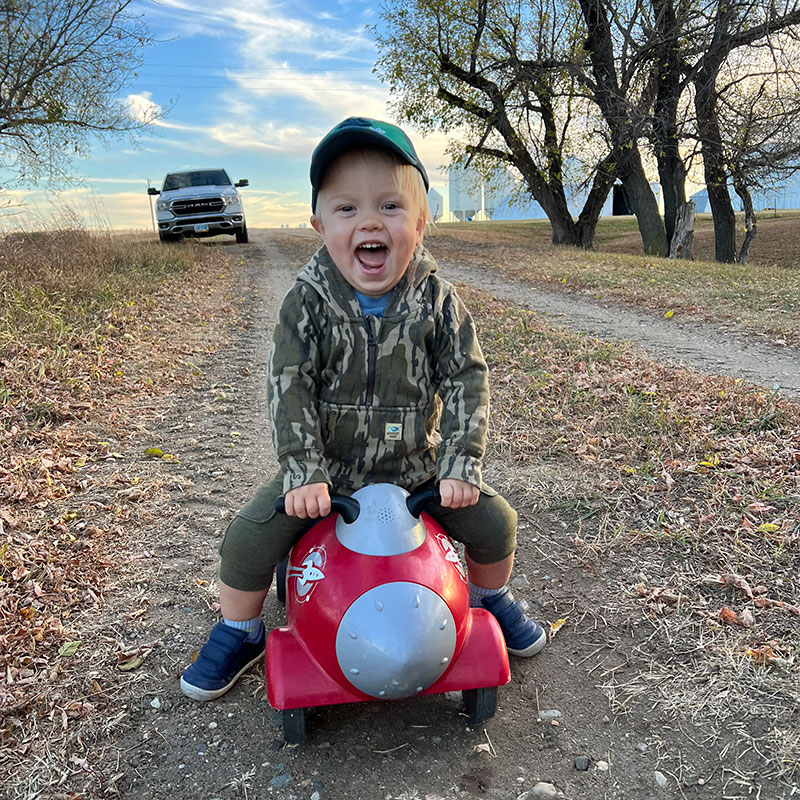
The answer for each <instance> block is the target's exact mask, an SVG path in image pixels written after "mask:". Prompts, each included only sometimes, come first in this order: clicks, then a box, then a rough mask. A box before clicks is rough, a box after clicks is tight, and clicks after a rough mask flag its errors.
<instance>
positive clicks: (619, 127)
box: [579, 0, 667, 256]
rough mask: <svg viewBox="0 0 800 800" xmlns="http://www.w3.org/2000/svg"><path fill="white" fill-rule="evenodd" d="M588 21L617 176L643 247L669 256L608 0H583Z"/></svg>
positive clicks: (594, 72) (599, 100)
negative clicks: (618, 58)
mask: <svg viewBox="0 0 800 800" xmlns="http://www.w3.org/2000/svg"><path fill="white" fill-rule="evenodd" d="M579 3H580V7H581V12H582V13H583V17H584V20H585V22H586V29H587V33H588V36H587V39H586V45H585V47H586V50H587V53H588V54H589V57H590V58H591V62H592V75H593V76H594V81H595V86H596V88H595V93H594V94H595V101H596V102H597V105H598V107H599V109H600V111H601V113H602V114H603V119H605V121H606V124H607V125H608V127H609V130H610V132H611V142H612V152H614V153H617V154H618V160H617V164H616V174H617V176H618V177H619V179H620V180H621V181H622V185H623V186H624V187H625V191H626V192H627V194H628V202H629V203H630V205H631V209H632V210H633V213H634V214H635V215H636V220H637V222H638V223H639V233H640V234H641V237H642V247H643V248H644V252H645V253H647V254H648V255H654V256H665V255H666V254H667V234H666V231H665V229H664V222H663V220H662V219H661V215H660V214H659V211H658V203H657V202H656V198H655V195H654V194H653V190H652V189H651V188H650V184H649V183H648V181H647V177H646V176H645V174H644V167H643V166H642V157H641V154H640V153H639V146H638V144H637V140H638V138H639V137H638V133H637V130H636V127H635V125H634V124H633V121H632V119H631V113H630V109H629V107H628V105H627V102H626V99H625V97H626V91H625V90H624V89H623V88H622V87H620V85H619V76H618V74H617V67H616V63H615V60H614V40H613V37H612V35H611V24H610V22H609V19H608V14H607V11H606V5H605V3H604V0H579Z"/></svg>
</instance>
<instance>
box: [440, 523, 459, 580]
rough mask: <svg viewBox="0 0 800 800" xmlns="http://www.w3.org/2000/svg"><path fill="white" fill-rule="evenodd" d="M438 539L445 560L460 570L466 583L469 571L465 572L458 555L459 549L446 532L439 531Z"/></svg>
mask: <svg viewBox="0 0 800 800" xmlns="http://www.w3.org/2000/svg"><path fill="white" fill-rule="evenodd" d="M436 541H437V542H439V547H441V548H442V552H443V553H444V557H445V561H449V562H450V563H451V564H452V565H453V566H454V567H455V568H456V569H457V570H458V574H459V575H460V576H461V579H462V580H463V581H464V582H465V583H466V580H467V573H466V572H464V565H463V564H462V563H461V559H460V558H459V557H458V551H457V550H456V548H455V547H453V543H452V542H451V541H450V537H449V536H447V535H446V534H444V533H439V534H437V535H436Z"/></svg>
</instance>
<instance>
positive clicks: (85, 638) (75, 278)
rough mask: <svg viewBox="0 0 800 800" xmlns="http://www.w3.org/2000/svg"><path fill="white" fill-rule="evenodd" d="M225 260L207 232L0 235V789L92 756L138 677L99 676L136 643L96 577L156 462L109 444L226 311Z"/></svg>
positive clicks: (120, 441) (179, 371)
mask: <svg viewBox="0 0 800 800" xmlns="http://www.w3.org/2000/svg"><path fill="white" fill-rule="evenodd" d="M225 264H226V262H225V260H224V258H223V257H222V256H221V254H220V251H219V249H218V248H209V247H204V246H202V245H190V244H184V245H181V246H177V247H171V248H165V247H163V246H161V245H159V244H158V243H154V242H152V240H148V239H145V238H140V237H126V238H122V237H112V236H110V235H93V234H89V233H86V232H85V231H81V230H79V229H72V230H64V231H56V232H51V233H47V234H37V235H35V236H22V235H15V236H11V237H7V238H6V240H5V241H3V242H0V298H1V300H0V352H1V353H2V360H0V436H1V437H2V438H0V464H1V465H2V466H0V708H2V712H3V713H2V723H0V785H2V786H3V787H4V791H5V792H7V795H6V796H9V797H15V796H19V797H29V796H34V795H35V796H39V794H38V793H39V792H40V791H42V789H43V787H48V792H49V794H48V796H52V797H58V796H59V787H61V786H65V785H67V784H68V778H69V777H70V776H71V775H73V774H75V773H80V772H81V771H86V770H91V768H90V766H89V764H88V761H87V760H86V755H87V754H88V753H89V751H90V750H92V751H96V749H97V748H101V747H104V746H105V744H104V742H105V737H106V736H107V735H109V734H110V733H112V732H113V730H114V729H115V726H116V724H117V723H118V721H119V719H120V714H119V713H118V711H116V710H115V703H116V702H117V701H118V698H119V696H120V693H121V692H123V691H124V689H125V686H126V685H127V686H128V687H129V686H130V683H131V682H135V681H136V680H137V676H136V674H135V673H131V674H129V675H127V677H126V674H127V673H125V674H124V673H123V672H119V673H118V675H119V679H113V677H112V678H111V679H109V674H111V675H112V676H113V672H111V673H110V672H109V665H110V666H111V667H112V668H113V667H114V666H115V665H118V666H119V668H120V669H124V668H125V667H126V666H130V664H131V663H132V660H133V659H135V658H136V657H146V655H147V647H146V646H133V647H132V648H130V649H126V648H125V647H120V645H119V642H120V641H121V640H122V637H121V636H120V635H119V632H118V631H116V630H113V629H109V628H108V627H107V625H108V621H107V620H106V619H104V616H103V607H104V592H105V590H106V588H107V586H108V584H109V581H110V580H111V579H112V576H113V573H114V571H115V570H116V569H118V568H119V566H120V565H119V563H118V561H117V559H118V557H119V554H120V552H123V551H124V548H125V543H126V542H127V540H128V537H129V536H130V531H131V529H132V525H133V524H135V523H136V522H137V521H140V520H141V518H142V515H143V514H146V513H147V507H148V504H149V503H150V502H151V501H157V499H158V495H159V492H160V491H161V486H162V484H163V481H164V477H163V475H162V474H161V471H160V470H158V469H155V468H154V469H149V468H148V467H147V466H146V465H145V466H141V465H138V466H137V467H135V468H134V469H130V468H129V467H127V466H126V465H125V464H124V463H123V461H122V458H121V455H120V454H119V453H118V452H117V451H118V450H119V449H125V448H126V447H127V444H126V440H127V439H128V438H129V437H130V436H131V435H132V434H133V433H134V432H135V431H137V430H140V429H141V428H142V427H143V426H144V425H145V424H146V423H147V421H148V420H149V419H151V418H152V417H153V415H154V414H157V413H158V412H159V410H160V406H161V405H162V404H163V403H164V401H165V397H166V396H168V395H169V394H172V393H174V392H176V391H179V390H180V388H181V387H182V386H186V385H189V384H190V383H191V382H192V380H193V373H194V372H195V371H196V370H195V368H194V365H193V364H192V363H191V361H189V360H188V359H187V357H186V352H187V350H186V347H187V341H188V340H195V343H196V339H197V338H198V336H202V335H203V328H204V326H205V325H207V324H208V322H209V321H210V320H211V319H212V317H213V315H214V314H216V313H228V311H227V301H226V293H225V287H226V280H227V279H226V278H225V276H224V274H223V273H224V272H226V271H227V269H224V266H225ZM208 338H209V342H208V345H207V346H209V347H213V341H214V338H215V335H214V334H212V335H210V336H209V337H208ZM154 466H155V465H154ZM133 526H134V527H135V525H133ZM130 613H131V614H133V615H134V616H135V615H136V614H137V613H141V612H139V610H138V609H136V608H133V609H131V611H130ZM113 783H114V779H113V777H112V778H111V779H110V781H108V785H106V787H105V788H106V789H107V790H108V791H109V792H113V791H114V786H113ZM61 796H65V797H66V796H69V795H68V794H66V795H61Z"/></svg>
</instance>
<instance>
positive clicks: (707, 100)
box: [694, 63, 736, 263]
mask: <svg viewBox="0 0 800 800" xmlns="http://www.w3.org/2000/svg"><path fill="white" fill-rule="evenodd" d="M718 72H719V68H718V66H716V65H715V64H713V63H712V64H710V65H709V66H708V67H707V68H706V69H703V70H701V71H700V72H699V73H698V76H697V78H696V79H695V96H694V107H695V112H696V114H697V131H698V134H699V137H700V152H701V153H702V155H703V172H704V174H705V179H706V191H707V192H708V201H709V203H710V204H711V215H712V217H713V218H714V258H715V259H716V260H717V261H723V262H727V263H732V262H734V261H736V214H735V213H734V211H733V203H732V202H731V196H730V193H729V192H728V172H727V170H726V168H725V156H724V153H723V152H722V135H721V132H720V129H719V120H718V117H717V92H716V76H717V74H718Z"/></svg>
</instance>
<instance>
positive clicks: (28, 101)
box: [0, 0, 156, 182]
mask: <svg viewBox="0 0 800 800" xmlns="http://www.w3.org/2000/svg"><path fill="white" fill-rule="evenodd" d="M130 6H131V0H0V166H2V167H3V168H4V169H5V170H6V171H7V174H9V175H12V174H13V176H14V177H13V179H11V178H10V179H9V181H7V182H13V181H17V182H33V181H36V180H37V179H39V178H41V177H43V176H46V177H48V178H50V179H51V180H52V179H55V180H59V179H64V178H66V177H68V172H67V170H68V168H69V165H70V163H71V159H72V158H73V157H74V156H78V155H84V154H86V152H87V151H88V147H89V143H90V140H91V138H93V137H97V138H100V139H101V140H102V139H104V138H107V137H110V136H115V135H120V134H123V135H124V134H129V135H132V134H134V133H135V132H136V131H138V130H140V129H141V128H142V127H143V126H144V125H146V124H148V123H149V122H151V121H152V120H153V119H154V118H155V117H156V114H155V113H152V112H151V113H150V114H149V116H147V115H146V116H145V117H144V118H143V117H142V115H141V114H139V113H136V112H135V110H134V109H132V108H131V107H129V106H127V105H126V104H125V103H124V102H122V101H121V100H120V94H121V92H122V90H123V89H124V87H125V85H126V84H127V83H128V82H129V81H130V80H131V78H132V77H133V74H134V70H135V69H136V68H137V67H138V65H139V64H140V63H141V56H140V54H141V52H142V50H143V48H144V47H146V46H147V45H148V44H149V43H150V42H151V39H150V36H149V33H148V30H147V28H146V26H145V24H144V22H143V21H142V19H141V17H140V16H136V15H135V14H133V13H132V12H131V11H130V10H129V8H130Z"/></svg>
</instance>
